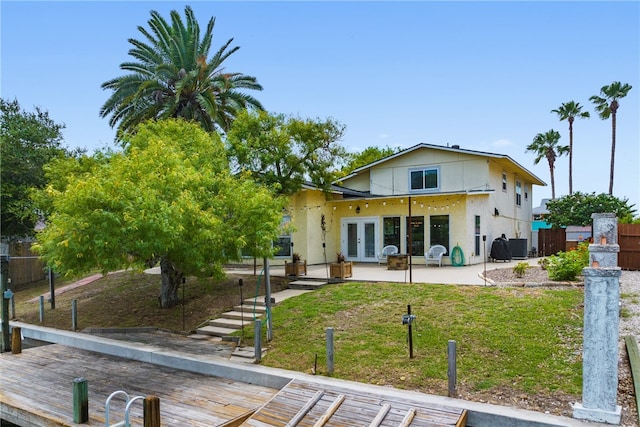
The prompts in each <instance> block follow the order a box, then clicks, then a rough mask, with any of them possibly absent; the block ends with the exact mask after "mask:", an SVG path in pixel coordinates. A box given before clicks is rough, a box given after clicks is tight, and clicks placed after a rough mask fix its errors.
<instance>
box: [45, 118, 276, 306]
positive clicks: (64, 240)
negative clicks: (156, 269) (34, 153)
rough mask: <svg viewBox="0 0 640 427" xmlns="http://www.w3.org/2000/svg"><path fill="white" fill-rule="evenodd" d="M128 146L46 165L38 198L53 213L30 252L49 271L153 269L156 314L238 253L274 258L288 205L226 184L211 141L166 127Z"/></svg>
mask: <svg viewBox="0 0 640 427" xmlns="http://www.w3.org/2000/svg"><path fill="white" fill-rule="evenodd" d="M125 138H126V142H127V144H126V148H125V150H124V151H123V152H118V153H110V154H108V155H105V156H103V158H101V159H98V160H97V161H90V162H86V163H85V164H83V165H77V164H76V165H70V164H69V163H70V162H72V160H67V161H60V162H54V163H53V164H52V165H51V167H50V172H49V175H48V176H49V177H51V179H52V182H51V184H50V185H49V186H48V187H47V189H46V190H45V191H43V193H46V194H45V195H41V196H42V197H48V199H49V200H50V206H51V211H52V213H51V215H50V216H49V220H48V222H47V225H46V227H45V228H44V230H43V231H41V232H40V233H39V236H38V246H37V250H38V251H39V252H40V254H41V256H42V258H43V259H44V260H45V261H46V262H47V264H48V265H50V266H52V267H53V268H54V270H55V271H57V272H60V273H63V274H66V275H71V276H76V275H79V274H83V273H86V272H89V271H92V270H95V269H99V270H101V271H103V272H109V271H115V270H118V269H121V268H126V267H138V268H144V267H146V266H148V264H149V262H150V261H154V262H159V264H160V269H161V275H162V288H161V292H160V302H161V306H162V307H172V306H174V305H176V304H177V303H178V287H179V286H180V284H181V283H182V280H183V278H184V277H185V276H187V275H190V276H200V277H202V276H214V277H221V276H222V275H223V269H222V267H223V264H225V263H227V262H229V261H231V260H238V259H239V258H240V252H241V250H242V248H244V247H248V248H251V252H252V253H254V254H256V256H270V255H271V254H272V253H273V247H272V242H273V241H274V240H275V239H276V237H277V235H278V232H279V228H280V224H281V220H282V208H283V207H284V205H285V203H284V202H285V201H284V200H282V199H281V198H278V197H274V196H273V194H272V193H271V192H269V191H268V190H267V189H265V188H263V187H260V186H258V185H257V184H256V183H255V182H253V180H251V179H249V178H247V177H243V176H238V175H235V176H234V175H232V174H231V173H230V172H229V169H228V164H227V160H226V157H225V152H224V145H223V144H222V142H221V141H220V138H219V136H218V135H217V134H215V133H212V134H209V133H206V132H205V131H203V130H202V129H201V128H200V127H199V126H198V125H196V124H193V123H188V122H186V121H183V120H180V119H167V120H164V121H158V122H148V123H145V124H142V125H140V126H139V127H138V129H137V130H136V132H135V133H133V134H127V135H125ZM70 171H71V172H72V171H76V173H73V175H72V176H71V177H69V176H68V175H67V173H69V172H70Z"/></svg>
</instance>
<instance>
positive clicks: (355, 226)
mask: <svg viewBox="0 0 640 427" xmlns="http://www.w3.org/2000/svg"><path fill="white" fill-rule="evenodd" d="M377 235H378V219H377V218H375V217H372V218H343V219H342V232H341V250H342V253H343V254H345V256H346V258H347V260H348V261H362V262H377V261H378V257H377V248H376V241H377Z"/></svg>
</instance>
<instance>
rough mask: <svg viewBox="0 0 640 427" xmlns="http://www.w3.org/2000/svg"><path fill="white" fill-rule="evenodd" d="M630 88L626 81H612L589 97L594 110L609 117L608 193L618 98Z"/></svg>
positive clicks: (613, 159) (610, 185) (614, 144)
mask: <svg viewBox="0 0 640 427" xmlns="http://www.w3.org/2000/svg"><path fill="white" fill-rule="evenodd" d="M630 90H631V85H630V84H628V83H625V84H622V83H620V82H613V83H611V84H610V85H609V86H602V88H601V89H600V95H594V96H592V97H591V98H589V100H590V101H592V102H593V103H594V104H595V105H596V111H597V112H598V115H599V116H600V118H601V119H602V120H607V119H608V118H609V117H611V169H610V171H609V195H610V196H612V195H613V170H614V168H613V167H614V162H615V157H616V115H617V113H618V107H619V106H620V103H619V102H618V100H619V99H620V98H624V97H625V96H627V93H629V91H630Z"/></svg>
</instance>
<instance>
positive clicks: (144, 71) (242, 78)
mask: <svg viewBox="0 0 640 427" xmlns="http://www.w3.org/2000/svg"><path fill="white" fill-rule="evenodd" d="M185 18H186V25H185V23H184V22H183V21H182V18H181V17H180V15H179V14H178V12H176V11H175V10H174V11H172V12H171V24H170V25H169V23H168V22H167V21H165V20H164V19H163V18H162V17H161V16H160V14H158V12H156V11H151V19H149V21H148V24H149V28H150V31H148V30H146V29H144V28H142V27H138V30H139V31H140V32H141V33H142V34H143V35H144V37H145V38H146V42H142V41H138V40H136V39H129V43H131V44H132V45H133V46H134V47H133V48H131V49H130V50H129V55H131V56H132V57H134V58H135V59H136V61H132V62H124V63H122V64H120V68H121V69H122V70H125V71H129V72H130V73H129V74H125V75H123V76H120V77H116V78H114V79H112V80H109V81H107V82H105V83H103V84H102V88H103V89H111V90H113V93H112V94H111V97H109V99H108V100H107V101H106V102H105V104H104V105H103V106H102V108H101V109H100V116H101V117H107V116H109V115H111V118H110V119H109V124H110V125H111V127H115V126H116V125H118V139H120V136H121V135H122V133H123V132H128V131H131V130H133V129H134V128H135V126H136V125H137V124H139V123H141V122H143V121H145V120H147V119H162V118H168V117H183V118H186V119H188V120H194V121H197V122H199V123H200V125H201V126H202V127H203V128H204V129H205V130H207V131H214V130H222V131H223V132H226V131H227V130H228V129H229V127H230V125H231V123H232V122H233V119H234V117H235V116H236V114H237V113H238V112H239V111H240V110H242V109H245V108H250V109H252V108H253V109H258V110H262V109H263V108H262V105H261V104H260V102H258V100H256V99H255V98H254V97H252V96H251V95H248V94H246V93H244V92H241V91H239V89H251V90H262V86H261V85H260V84H258V82H257V80H256V78H255V77H251V76H247V75H244V74H241V73H229V72H227V71H226V70H225V69H224V67H223V62H224V61H225V60H226V59H227V58H228V57H229V56H230V55H232V54H233V53H234V52H236V51H237V50H238V49H240V48H239V47H238V46H235V47H231V43H232V41H233V39H229V40H228V41H227V42H226V43H225V44H224V45H222V47H221V48H220V49H219V50H218V51H217V52H216V53H215V54H214V55H213V56H211V58H209V49H210V48H211V42H212V38H213V27H214V24H215V18H213V17H212V18H211V19H210V20H209V23H208V25H207V29H206V31H205V33H204V35H203V37H202V38H200V25H199V24H198V22H197V21H196V19H195V17H194V14H193V10H191V7H189V6H186V7H185Z"/></svg>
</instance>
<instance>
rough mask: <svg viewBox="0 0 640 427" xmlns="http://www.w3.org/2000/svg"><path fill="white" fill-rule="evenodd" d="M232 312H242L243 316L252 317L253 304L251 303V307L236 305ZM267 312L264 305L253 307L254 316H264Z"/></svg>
mask: <svg viewBox="0 0 640 427" xmlns="http://www.w3.org/2000/svg"><path fill="white" fill-rule="evenodd" d="M233 310H234V311H242V312H243V313H244V314H245V315H250V316H253V312H254V307H253V303H251V305H249V304H243V305H236V306H235V307H233ZM266 311H267V307H265V305H264V303H261V304H256V306H255V312H256V314H258V313H259V314H264V313H265V312H266Z"/></svg>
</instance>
